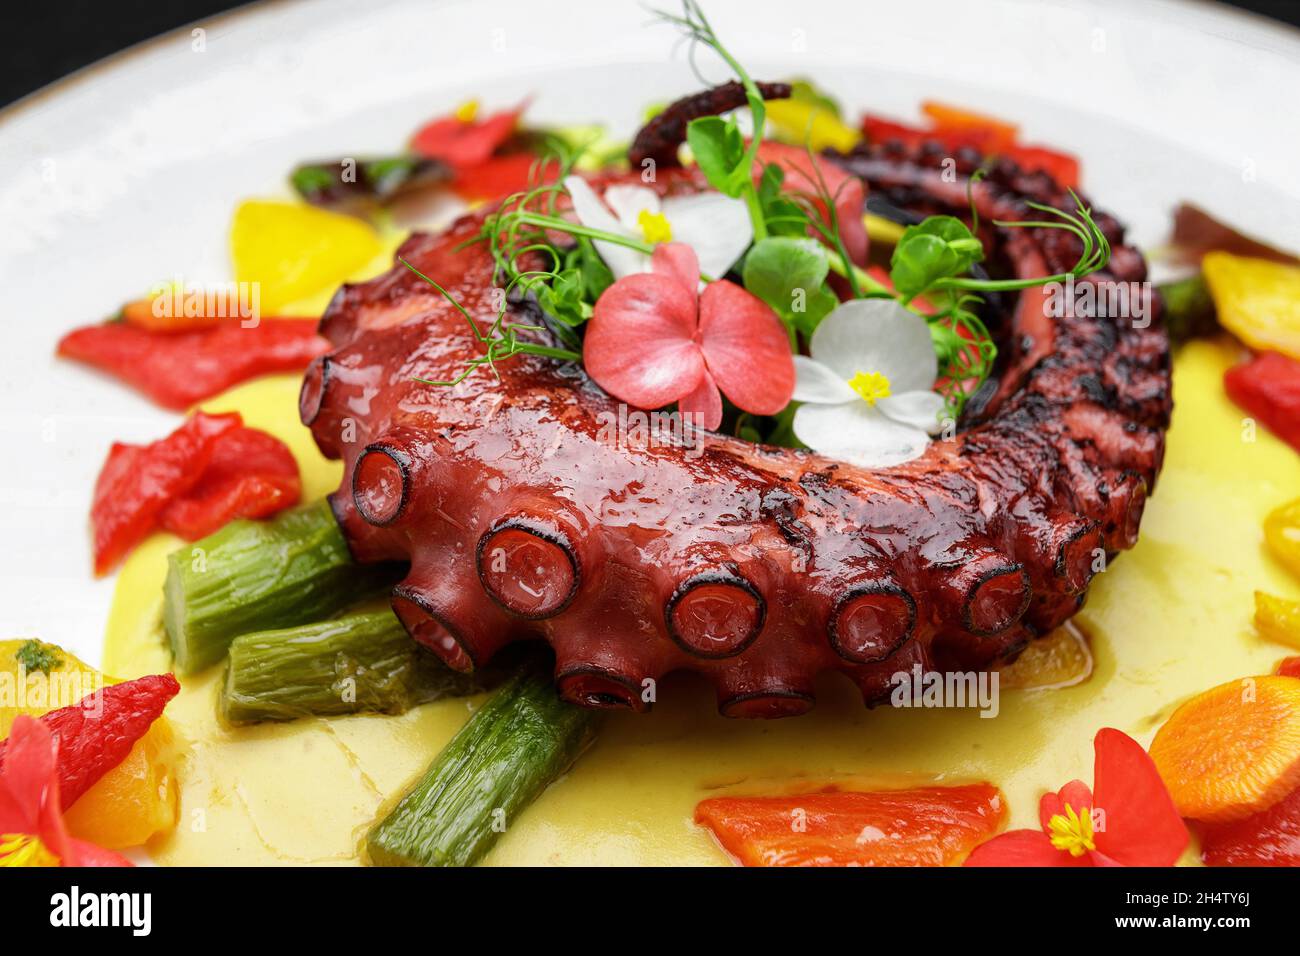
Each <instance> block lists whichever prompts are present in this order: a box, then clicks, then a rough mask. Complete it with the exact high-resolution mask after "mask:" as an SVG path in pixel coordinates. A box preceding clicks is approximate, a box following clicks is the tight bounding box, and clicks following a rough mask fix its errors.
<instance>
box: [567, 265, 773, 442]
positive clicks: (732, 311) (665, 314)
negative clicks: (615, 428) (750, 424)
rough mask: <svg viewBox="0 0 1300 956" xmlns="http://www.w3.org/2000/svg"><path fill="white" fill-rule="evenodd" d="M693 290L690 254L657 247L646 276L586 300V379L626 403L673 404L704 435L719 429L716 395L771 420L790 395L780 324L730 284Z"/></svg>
mask: <svg viewBox="0 0 1300 956" xmlns="http://www.w3.org/2000/svg"><path fill="white" fill-rule="evenodd" d="M699 284H700V265H699V260H698V259H697V258H696V256H695V251H694V250H693V249H691V247H690V246H687V245H683V244H682V243H679V242H670V243H665V244H663V245H661V246H658V247H657V248H656V249H655V251H654V256H653V258H652V261H651V271H650V272H645V273H640V274H636V275H629V276H624V277H623V278H622V279H619V280H618V281H617V282H615V283H614V284H613V285H612V286H610V287H609V288H608V289H606V290H605V292H604V294H603V295H601V297H600V299H599V301H597V302H596V308H595V312H594V314H593V315H592V317H591V320H590V321H589V322H588V323H587V337H586V340H585V341H584V343H583V348H582V360H583V363H584V364H585V365H586V367H587V372H588V373H589V374H590V375H591V377H592V378H593V379H595V380H596V382H597V384H599V385H600V387H601V388H603V389H605V391H607V392H609V393H610V394H611V395H613V396H614V397H615V398H618V399H621V400H622V401H625V402H627V403H628V404H630V405H635V406H637V407H639V408H660V407H662V406H664V405H667V404H668V403H670V402H677V405H678V408H679V409H680V411H681V412H682V414H683V415H690V416H691V417H692V420H693V423H694V424H695V425H698V426H702V427H704V428H710V429H713V428H717V427H718V426H719V425H720V424H721V423H722V395H726V396H727V398H729V399H730V400H731V401H732V403H733V404H734V405H735V406H736V407H737V408H740V409H741V410H742V411H746V412H750V413H751V414H754V415H775V414H776V413H777V412H779V411H781V409H783V408H785V406H786V405H788V404H789V403H790V396H791V395H793V394H794V359H793V358H792V356H791V354H790V340H789V337H788V335H787V333H786V330H785V327H784V326H783V325H782V324H781V320H780V319H778V318H777V317H776V313H774V312H773V311H772V310H771V309H770V308H768V306H767V305H766V304H765V303H764V302H762V301H761V300H760V299H758V298H756V297H755V296H753V295H751V294H750V293H749V292H746V291H745V290H744V289H742V288H741V287H740V286H738V285H736V284H735V283H733V282H727V281H725V280H720V281H717V282H710V283H709V284H708V285H707V286H705V288H704V291H703V293H700V292H698V288H699ZM719 390H721V394H719Z"/></svg>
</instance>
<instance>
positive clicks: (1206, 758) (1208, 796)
mask: <svg viewBox="0 0 1300 956" xmlns="http://www.w3.org/2000/svg"><path fill="white" fill-rule="evenodd" d="M1150 753H1151V759H1152V760H1154V761H1155V764H1156V768H1157V769H1158V770H1159V771H1160V776H1161V777H1162V778H1163V779H1164V781H1165V785H1166V786H1167V787H1168V788H1169V793H1170V795H1171V796H1172V797H1173V798H1174V804H1175V805H1176V806H1177V807H1178V812H1179V813H1181V814H1182V815H1183V816H1184V817H1188V818H1190V819H1193V820H1202V821H1207V822H1213V823H1223V822H1230V821H1233V820H1241V819H1244V818H1246V817H1248V816H1251V815H1252V814H1255V813H1259V812H1260V811H1262V810H1267V809H1268V808H1269V807H1271V806H1272V805H1273V804H1275V803H1277V802H1278V801H1279V800H1281V799H1282V798H1283V797H1285V796H1286V795H1287V794H1288V793H1290V792H1291V791H1292V790H1294V789H1296V787H1297V786H1300V679H1297V678H1295V677H1283V676H1279V675H1268V676H1265V677H1251V678H1247V679H1245V680H1235V681H1229V682H1228V683H1226V684H1220V685H1219V686H1218V687H1215V688H1212V689H1211V690H1207V691H1205V692H1204V693H1203V694H1198V695H1197V696H1196V697H1193V698H1192V699H1191V700H1189V701H1187V702H1186V703H1184V704H1183V705H1182V706H1181V707H1179V708H1178V709H1177V710H1175V711H1174V713H1173V715H1172V716H1170V718H1169V720H1167V721H1166V722H1165V725H1164V726H1163V727H1161V728H1160V730H1159V732H1157V733H1156V738H1155V740H1153V741H1152V742H1151V751H1150Z"/></svg>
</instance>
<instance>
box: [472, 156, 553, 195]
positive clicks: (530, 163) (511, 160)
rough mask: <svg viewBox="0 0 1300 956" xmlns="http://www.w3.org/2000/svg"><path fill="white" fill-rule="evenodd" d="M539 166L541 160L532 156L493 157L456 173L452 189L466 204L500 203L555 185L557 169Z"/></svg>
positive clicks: (551, 164)
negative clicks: (480, 202)
mask: <svg viewBox="0 0 1300 956" xmlns="http://www.w3.org/2000/svg"><path fill="white" fill-rule="evenodd" d="M539 166H540V160H539V159H538V157H537V156H536V155H534V154H533V153H507V154H506V155H504V156H493V157H492V158H491V159H489V160H487V161H486V162H483V163H479V164H478V165H477V166H465V167H463V168H460V169H457V170H456V177H455V178H454V179H453V180H452V182H451V187H452V189H454V190H456V194H457V195H458V196H460V198H461V199H464V200H465V201H466V202H473V201H475V200H478V199H499V198H500V197H502V196H509V195H512V194H514V193H517V192H521V191H522V190H525V189H530V188H532V187H533V186H540V185H543V184H544V183H552V182H555V174H556V172H557V167H556V165H555V164H554V163H548V164H547V165H546V166H545V167H544V168H540V169H539V168H538V167H539ZM535 171H536V172H538V173H539V175H538V176H537V177H534V175H533V174H534V172H535Z"/></svg>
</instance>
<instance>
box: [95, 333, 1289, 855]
mask: <svg viewBox="0 0 1300 956" xmlns="http://www.w3.org/2000/svg"><path fill="white" fill-rule="evenodd" d="M1239 355H1240V349H1239V348H1238V347H1237V346H1235V345H1230V344H1226V343H1224V344H1214V343H1193V344H1191V345H1189V346H1187V347H1186V348H1185V349H1183V351H1182V352H1180V353H1179V356H1178V359H1177V362H1176V366H1175V369H1176V374H1175V377H1174V380H1175V393H1176V394H1175V398H1176V400H1177V411H1176V412H1175V414H1174V420H1173V426H1172V428H1171V430H1170V432H1169V450H1168V455H1167V458H1166V461H1165V468H1164V472H1163V474H1162V477H1161V482H1160V489H1159V491H1158V493H1157V494H1156V495H1155V496H1154V497H1153V498H1152V499H1151V501H1150V504H1149V506H1148V508H1147V513H1146V515H1145V516H1144V519H1143V528H1142V539H1141V541H1139V542H1138V544H1137V546H1136V547H1135V548H1134V549H1133V550H1132V552H1130V553H1129V554H1126V555H1125V556H1124V557H1123V559H1122V560H1119V561H1116V562H1114V564H1113V565H1111V566H1110V567H1109V568H1108V570H1106V571H1105V572H1104V573H1101V574H1099V575H1098V576H1097V578H1096V580H1095V581H1094V583H1093V586H1092V588H1091V591H1090V594H1089V598H1088V603H1087V605H1086V606H1085V607H1084V608H1083V610H1082V611H1081V612H1080V613H1079V615H1078V617H1077V618H1076V620H1077V621H1078V623H1079V624H1080V626H1081V627H1082V628H1083V629H1084V630H1085V632H1086V633H1087V634H1088V635H1089V637H1090V638H1091V643H1092V650H1093V653H1094V655H1095V658H1096V664H1095V671H1094V673H1093V675H1092V677H1091V678H1090V679H1088V680H1086V681H1084V682H1083V683H1079V684H1076V685H1074V686H1070V687H1065V688H1060V689H1050V690H1007V689H1005V687H1004V688H1003V690H1002V694H1001V699H1000V708H999V710H998V714H997V716H996V717H994V718H991V719H982V718H980V717H979V715H978V713H977V711H975V710H971V709H966V710H955V709H947V710H917V709H897V710H896V709H893V708H891V707H879V708H877V709H875V710H871V711H868V710H866V709H864V708H863V706H862V701H861V698H860V697H859V696H858V694H857V691H856V690H855V689H854V688H853V686H852V685H851V684H849V683H848V682H847V681H844V680H843V679H842V678H837V677H835V676H834V675H826V677H825V678H823V679H822V680H821V681H819V682H818V685H817V692H818V704H817V707H816V708H815V709H814V710H813V711H812V712H811V713H809V714H807V715H805V716H803V717H800V718H798V719H796V720H783V721H776V722H772V721H737V720H727V719H725V718H723V717H720V716H719V715H718V714H717V712H716V709H715V706H714V702H713V699H712V694H711V693H710V690H709V687H708V685H707V684H706V683H704V682H703V681H701V680H699V679H698V678H696V677H693V676H691V675H680V676H678V677H674V678H669V679H667V680H665V681H663V682H662V684H661V686H660V688H659V694H658V700H657V702H656V703H655V707H654V711H653V713H652V714H649V715H637V714H613V715H611V717H610V720H609V721H608V722H607V723H606V725H605V728H604V730H603V731H602V734H601V736H600V738H599V739H598V740H597V742H596V744H595V745H594V746H593V747H592V749H591V750H590V751H588V753H587V754H585V755H584V756H583V758H582V760H580V761H579V762H578V764H577V765H576V766H575V767H574V768H573V770H571V771H570V773H569V774H568V775H566V776H565V777H564V778H563V779H562V780H560V781H559V782H558V783H557V784H556V785H555V786H553V787H552V788H551V789H550V790H548V791H547V792H546V793H545V794H543V796H542V797H541V799H539V800H538V802H537V803H535V804H534V805H533V806H532V807H530V808H529V809H528V810H527V812H526V813H523V814H521V815H520V817H519V818H518V819H517V820H514V821H511V822H510V824H509V826H508V828H507V831H506V833H505V834H504V835H503V837H502V839H501V842H500V843H498V844H497V846H496V848H495V849H494V850H493V851H492V853H491V854H490V856H489V857H488V859H487V862H488V863H496V864H542V865H545V864H557V863H558V864H624V865H636V864H647V865H674V864H713V865H725V864H726V863H727V862H728V858H727V856H726V854H725V853H723V852H722V851H721V850H720V849H719V848H718V847H717V845H716V844H715V843H714V841H713V839H712V838H711V837H710V836H709V834H708V833H707V832H706V831H704V830H701V829H700V828H698V827H696V826H695V825H694V824H693V823H692V814H693V813H694V810H695V806H696V804H697V803H698V802H699V801H700V800H702V799H705V798H707V797H714V796H727V795H751V794H752V795H764V794H777V795H779V794H784V793H790V792H792V791H794V792H798V791H803V790H814V789H820V788H821V787H824V786H826V785H828V784H837V785H839V786H840V787H841V788H844V789H853V788H857V789H873V788H879V787H899V786H924V785H929V784H936V783H937V784H941V785H952V784H957V783H966V782H971V781H988V782H990V783H993V784H995V785H997V786H998V787H999V788H1001V790H1002V791H1003V793H1004V794H1005V795H1006V798H1007V799H1006V802H1007V807H1008V819H1007V826H1008V827H1011V828H1015V827H1035V828H1036V827H1037V826H1038V798H1039V796H1040V795H1041V794H1042V793H1043V792H1044V791H1045V790H1048V789H1051V790H1053V791H1054V790H1056V789H1057V788H1058V787H1060V786H1061V785H1062V784H1064V783H1065V782H1067V781H1069V780H1073V779H1081V780H1084V781H1091V779H1092V738H1093V736H1094V735H1095V734H1096V732H1097V730H1098V729H1099V728H1101V727H1117V728H1119V729H1120V730H1123V731H1125V732H1126V733H1128V734H1131V735H1132V736H1134V737H1135V738H1137V740H1139V741H1140V742H1142V743H1143V744H1149V743H1150V740H1151V738H1152V736H1153V735H1154V733H1155V731H1156V729H1157V727H1159V726H1160V724H1161V723H1163V721H1164V720H1165V719H1166V718H1167V717H1168V716H1169V714H1170V712H1172V710H1173V709H1174V707H1176V706H1177V705H1178V704H1179V703H1181V702H1182V701H1183V700H1185V699H1186V698H1188V697H1189V696H1191V695H1193V694H1196V693H1199V692H1201V691H1203V690H1206V689H1208V688H1210V687H1213V686H1215V685H1217V684H1220V683H1222V682H1224V681H1225V680H1230V679H1231V678H1233V677H1238V676H1246V675H1252V674H1263V673H1267V672H1269V671H1271V670H1272V669H1273V667H1274V666H1275V665H1276V664H1277V662H1278V660H1279V659H1280V658H1282V657H1284V656H1285V655H1286V654H1287V653H1293V651H1289V650H1288V649H1287V648H1286V647H1283V646H1281V645H1278V644H1271V643H1268V642H1266V641H1263V640H1261V639H1260V638H1259V637H1258V636H1257V635H1256V634H1255V632H1254V629H1253V628H1252V626H1251V616H1252V613H1253V598H1252V593H1253V591H1254V590H1255V589H1260V590H1264V591H1268V592H1270V593H1273V594H1277V595H1280V596H1283V597H1289V598H1292V599H1300V586H1297V584H1296V582H1295V581H1294V579H1292V578H1291V577H1290V575H1289V574H1288V573H1287V572H1286V570H1285V569H1284V568H1282V567H1281V566H1280V565H1278V564H1277V563H1276V562H1274V561H1272V560H1271V559H1270V558H1269V557H1268V556H1267V554H1266V553H1265V552H1264V549H1263V547H1262V544H1261V532H1260V528H1261V524H1262V522H1263V519H1264V516H1265V515H1266V514H1267V513H1268V512H1269V511H1270V510H1271V509H1272V508H1274V507H1276V506H1277V505H1279V504H1281V503H1283V502H1285V501H1289V500H1291V499H1292V498H1294V497H1295V495H1296V488H1300V457H1297V456H1296V454H1295V452H1294V451H1292V450H1291V449H1290V448H1288V447H1286V446H1285V445H1283V444H1282V443H1280V442H1279V441H1277V440H1276V439H1275V438H1273V437H1272V436H1270V435H1269V434H1268V433H1267V432H1264V431H1263V430H1260V431H1259V433H1258V436H1257V440H1255V441H1243V433H1242V422H1241V419H1242V415H1241V412H1240V411H1239V410H1237V409H1236V408H1234V407H1233V406H1232V404H1231V403H1230V402H1228V401H1227V400H1226V399H1225V398H1224V397H1223V391H1222V377H1223V372H1224V370H1225V369H1226V368H1228V367H1229V366H1230V365H1231V364H1233V363H1234V362H1236V361H1237V360H1238V357H1239ZM297 392H298V382H297V381H296V380H295V379H293V378H290V377H287V376H285V377H276V378H270V379H265V380H263V381H260V382H256V383H252V384H250V385H247V386H245V387H243V388H239V389H236V390H235V391H233V392H231V393H230V394H229V395H228V396H225V397H223V398H220V399H217V400H215V401H213V402H211V403H209V405H208V409H209V410H210V411H228V410H232V409H237V410H239V411H240V412H241V413H242V414H243V416H244V419H245V421H247V422H248V423H249V425H250V426H251V427H255V428H261V429H265V430H267V431H269V432H271V433H272V434H274V435H276V436H277V437H279V438H281V439H282V440H284V441H285V442H286V443H287V444H288V445H289V446H290V448H291V449H292V450H293V451H294V454H295V456H296V457H297V459H298V461H299V464H300V466H301V468H302V475H303V494H304V497H305V498H307V499H309V500H310V499H312V498H315V497H319V496H320V495H321V494H323V493H324V492H325V491H327V490H329V489H331V488H334V487H337V485H338V482H339V476H340V470H341V469H340V465H339V463H338V462H331V461H326V460H325V459H323V458H322V457H321V455H320V454H319V452H317V451H316V449H315V447H314V445H313V443H312V441H311V437H310V435H309V434H308V433H307V431H306V430H305V429H303V428H302V427H301V426H300V425H299V424H298V423H297V421H296V418H295V411H294V403H295V400H296V397H297ZM182 544H183V542H181V541H179V540H178V539H176V538H172V537H170V536H167V535H156V536H155V537H153V538H152V539H150V540H149V541H148V542H146V544H145V545H144V546H142V547H141V548H140V549H138V550H137V551H136V552H135V553H134V554H133V555H132V556H131V557H130V558H129V559H128V560H127V563H126V565H125V566H124V568H123V570H122V572H121V574H120V575H119V577H118V581H117V592H116V597H115V599H114V604H113V611H112V614H111V616H110V620H109V624H108V631H107V640H106V648H105V656H104V667H105V669H106V671H107V672H108V673H112V674H115V675H118V676H121V677H124V678H127V677H136V676H140V675H142V674H146V673H158V672H159V671H162V670H165V669H166V668H167V667H168V666H169V659H168V655H167V652H166V650H165V647H166V643H165V638H164V637H163V635H162V632H161V628H160V625H159V612H160V608H161V603H162V582H163V577H164V574H165V571H166V555H167V553H168V552H169V551H170V550H172V549H174V548H176V547H180V546H181V545H182ZM221 679H222V669H221V668H220V667H217V668H214V669H213V670H212V671H210V672H208V673H205V674H203V675H199V676H198V677H197V678H194V679H191V680H186V681H185V682H184V685H183V688H182V690H181V694H180V696H179V697H178V698H177V699H176V700H174V701H173V702H172V703H171V704H170V705H169V706H168V709H167V713H168V717H169V719H170V720H171V722H172V724H173V726H174V728H175V731H176V733H177V736H178V738H179V740H180V741H181V743H182V749H183V751H184V752H185V756H184V757H183V759H182V762H181V765H180V767H179V768H178V771H179V777H180V784H181V811H180V825H179V827H178V828H177V830H176V832H175V833H174V834H173V835H172V836H170V837H168V838H166V839H164V840H162V841H159V842H155V843H154V844H151V846H150V847H149V849H150V851H151V853H152V854H153V856H154V857H155V858H156V859H157V860H158V861H159V862H161V863H166V864H225V865H234V864H275V863H300V862H319V863H329V864H347V863H355V862H356V849H357V846H358V841H359V840H360V838H361V836H362V835H363V834H364V832H365V829H366V827H367V826H369V824H370V823H371V822H372V821H373V820H374V819H375V818H376V816H377V815H379V814H381V813H382V812H383V809H384V807H385V806H386V805H388V804H391V803H392V802H393V801H396V800H397V799H398V798H399V797H400V796H401V794H402V793H403V792H404V791H405V789H406V788H407V787H409V786H410V785H411V784H412V783H413V782H414V781H415V780H416V779H417V778H418V776H419V775H420V774H421V773H422V772H423V770H424V768H425V767H426V766H428V764H429V762H430V761H431V760H432V759H433V758H434V756H435V755H436V754H437V752H438V751H439V750H440V749H441V748H442V746H443V745H444V744H445V743H446V742H447V741H448V740H449V739H450V738H451V736H452V735H453V734H454V733H455V732H456V730H457V729H458V728H459V727H460V726H461V724H462V723H463V722H464V721H465V720H466V718H467V717H468V716H469V713H470V711H471V708H472V706H473V705H474V704H475V703H476V702H477V701H476V700H475V699H471V700H468V701H465V700H447V701H440V702H438V703H434V704H429V705H426V706H423V707H420V708H418V709H416V710H414V711H411V712H410V713H408V714H405V715H402V716H399V717H387V716H357V717H343V718H331V719H320V720H307V721H298V722H295V723H291V724H276V725H266V726H261V727H252V728H245V729H239V730H229V729H225V728H222V727H221V726H220V725H219V724H218V722H217V711H216V699H215V691H216V689H217V685H218V684H219V683H220V681H221ZM1195 859H1196V848H1195V846H1193V847H1192V848H1189V850H1188V852H1187V854H1186V856H1185V857H1184V861H1185V862H1190V861H1193V860H1195Z"/></svg>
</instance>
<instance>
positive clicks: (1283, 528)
mask: <svg viewBox="0 0 1300 956" xmlns="http://www.w3.org/2000/svg"><path fill="white" fill-rule="evenodd" d="M1264 543H1265V544H1266V545H1268V550H1269V551H1270V552H1272V554H1273V557H1275V558H1277V559H1278V560H1279V561H1281V562H1282V563H1283V564H1284V565H1285V566H1286V568H1287V570H1289V571H1290V572H1291V573H1292V574H1294V575H1295V576H1296V577H1297V578H1300V498H1297V499H1296V500H1295V501H1291V502H1288V503H1287V504H1284V505H1280V506H1279V507H1277V508H1274V509H1273V510H1272V511H1270V512H1269V513H1268V517H1266V518H1265V519H1264Z"/></svg>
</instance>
